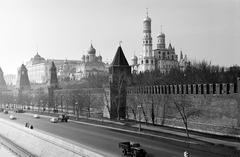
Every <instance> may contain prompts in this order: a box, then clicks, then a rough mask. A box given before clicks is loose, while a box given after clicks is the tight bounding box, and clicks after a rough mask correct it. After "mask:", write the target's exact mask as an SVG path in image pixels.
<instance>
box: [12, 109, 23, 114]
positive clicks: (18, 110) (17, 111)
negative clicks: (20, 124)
mask: <svg viewBox="0 0 240 157" xmlns="http://www.w3.org/2000/svg"><path fill="white" fill-rule="evenodd" d="M14 112H16V113H23V112H24V111H23V109H15V110H14Z"/></svg>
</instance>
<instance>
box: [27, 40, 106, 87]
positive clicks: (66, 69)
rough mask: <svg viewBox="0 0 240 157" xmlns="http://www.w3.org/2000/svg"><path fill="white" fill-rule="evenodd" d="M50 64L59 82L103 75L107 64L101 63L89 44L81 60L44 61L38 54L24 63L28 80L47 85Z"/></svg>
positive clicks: (99, 57)
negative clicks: (53, 64)
mask: <svg viewBox="0 0 240 157" xmlns="http://www.w3.org/2000/svg"><path fill="white" fill-rule="evenodd" d="M52 62H54V63H55V66H56V68H57V76H58V78H59V80H60V81H61V80H80V79H82V78H84V77H87V76H89V75H92V74H93V75H95V74H105V73H106V72H107V71H108V69H107V64H105V63H104V62H103V61H102V56H101V55H98V56H96V49H95V48H94V47H93V45H92V44H91V46H90V48H89V49H88V51H87V55H83V56H82V60H66V59H65V60H60V59H45V58H43V57H41V56H40V55H39V54H38V53H37V54H36V55H35V56H34V57H33V58H31V59H30V61H28V62H27V63H26V68H27V70H28V76H29V80H30V82H31V83H33V84H42V83H47V82H48V81H49V77H50V73H49V70H50V67H51V65H52Z"/></svg>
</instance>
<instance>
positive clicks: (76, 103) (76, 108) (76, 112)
mask: <svg viewBox="0 0 240 157" xmlns="http://www.w3.org/2000/svg"><path fill="white" fill-rule="evenodd" d="M77 105H78V102H77V101H76V102H75V109H74V110H75V115H76V120H78V117H79V116H78V106H77Z"/></svg>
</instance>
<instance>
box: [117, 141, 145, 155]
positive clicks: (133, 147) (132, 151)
mask: <svg viewBox="0 0 240 157" xmlns="http://www.w3.org/2000/svg"><path fill="white" fill-rule="evenodd" d="M119 148H121V149H122V153H123V156H132V157H145V156H146V151H145V150H144V149H142V148H141V146H140V144H139V143H135V142H120V143H119Z"/></svg>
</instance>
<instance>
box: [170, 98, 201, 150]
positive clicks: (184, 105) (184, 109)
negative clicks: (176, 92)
mask: <svg viewBox="0 0 240 157" xmlns="http://www.w3.org/2000/svg"><path fill="white" fill-rule="evenodd" d="M174 104H175V106H176V108H177V111H178V113H179V114H180V117H181V119H182V121H183V124H184V126H185V132H186V134H187V141H189V137H190V136H189V128H188V119H189V118H190V117H192V116H200V114H201V110H199V109H197V108H196V107H194V106H193V105H192V103H191V102H190V101H188V100H187V99H186V96H185V95H182V96H181V97H180V100H178V101H175V102H174ZM188 146H189V145H188Z"/></svg>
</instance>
